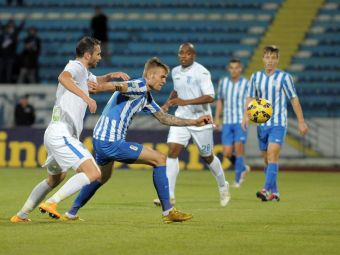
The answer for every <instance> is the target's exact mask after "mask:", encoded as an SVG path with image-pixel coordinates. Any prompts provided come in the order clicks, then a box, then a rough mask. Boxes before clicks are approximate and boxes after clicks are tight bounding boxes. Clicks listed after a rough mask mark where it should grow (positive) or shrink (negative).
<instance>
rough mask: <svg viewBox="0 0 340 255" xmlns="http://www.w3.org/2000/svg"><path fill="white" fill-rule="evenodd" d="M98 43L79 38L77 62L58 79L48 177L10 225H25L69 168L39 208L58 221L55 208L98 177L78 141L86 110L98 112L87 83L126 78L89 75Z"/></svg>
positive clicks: (49, 137)
mask: <svg viewBox="0 0 340 255" xmlns="http://www.w3.org/2000/svg"><path fill="white" fill-rule="evenodd" d="M100 53H101V50H100V41H99V40H97V39H94V38H91V37H84V38H82V39H81V40H80V41H79V42H78V44H77V47H76V56H77V57H76V60H70V61H69V63H68V64H67V65H66V67H65V69H64V70H63V71H62V72H61V74H60V75H59V77H58V80H59V84H58V88H57V92H56V102H55V105H54V108H53V113H52V120H51V123H50V124H49V125H48V127H47V129H46V131H45V135H44V144H45V146H46V149H47V152H48V157H47V160H46V162H45V165H44V166H45V167H47V171H48V177H47V179H44V180H43V181H41V182H40V183H39V184H38V185H36V186H35V187H34V189H33V190H32V192H31V194H30V195H29V197H28V199H27V200H26V202H25V204H24V206H23V207H22V209H21V210H20V211H19V212H18V213H17V214H16V215H14V216H13V217H12V218H11V222H13V223H18V222H28V221H30V219H29V218H28V214H29V213H30V212H31V211H32V210H33V209H34V208H35V207H36V206H37V205H38V204H39V203H40V202H41V201H42V200H43V199H44V198H45V196H46V195H47V194H48V193H49V192H50V191H51V190H52V189H53V188H55V187H56V186H57V185H58V184H59V183H61V182H62V181H63V180H64V178H65V176H66V172H67V170H68V169H70V168H72V169H74V170H75V171H76V174H75V175H73V176H72V177H71V178H70V179H69V180H68V181H67V182H66V183H65V184H64V185H63V186H62V187H61V188H60V189H59V190H58V191H57V192H56V193H55V194H54V195H53V196H52V197H51V198H49V199H48V200H47V201H46V202H44V203H41V204H40V205H39V209H40V211H41V212H43V213H48V214H49V215H50V216H51V217H52V218H56V219H58V218H60V216H61V215H60V214H59V213H58V211H57V205H58V203H59V202H60V201H62V200H64V199H66V198H67V197H69V196H71V195H73V194H74V193H76V192H77V191H79V190H80V189H81V188H82V187H83V186H85V185H87V184H89V183H90V182H92V181H94V180H96V179H98V178H100V176H101V172H100V170H99V167H98V166H97V164H96V163H95V160H94V159H93V156H92V155H91V153H90V152H89V151H88V150H87V149H86V148H85V147H84V145H83V144H82V143H81V142H80V141H79V136H80V134H81V132H82V129H83V119H84V116H85V112H86V108H87V106H88V107H89V110H90V112H91V113H94V112H95V111H96V109H97V104H96V102H95V101H94V100H93V99H91V98H90V97H89V92H88V91H89V87H88V81H89V80H90V81H95V82H96V83H93V84H97V83H98V84H99V85H100V84H101V83H104V82H108V81H111V80H112V79H113V78H123V79H125V80H127V79H129V77H128V75H126V74H124V73H120V72H119V73H110V74H107V75H104V76H98V77H96V76H94V75H93V74H91V73H90V72H89V69H90V68H94V67H96V65H97V64H98V62H99V61H100V60H101V56H100Z"/></svg>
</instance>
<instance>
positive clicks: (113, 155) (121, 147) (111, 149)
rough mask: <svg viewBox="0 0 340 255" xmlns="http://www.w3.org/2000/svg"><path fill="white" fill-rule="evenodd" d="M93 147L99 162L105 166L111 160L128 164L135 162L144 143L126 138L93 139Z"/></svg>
mask: <svg viewBox="0 0 340 255" xmlns="http://www.w3.org/2000/svg"><path fill="white" fill-rule="evenodd" d="M93 148H94V151H95V153H96V157H95V158H96V162H97V164H98V165H100V166H103V165H106V164H107V163H109V162H111V161H119V162H123V163H127V164H131V163H133V162H135V161H136V160H137V159H138V157H139V155H140V153H141V152H142V149H143V145H141V144H139V143H133V142H126V141H125V140H119V141H115V142H105V141H100V140H97V139H93Z"/></svg>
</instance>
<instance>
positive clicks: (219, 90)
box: [217, 78, 224, 99]
mask: <svg viewBox="0 0 340 255" xmlns="http://www.w3.org/2000/svg"><path fill="white" fill-rule="evenodd" d="M223 80H224V79H223V78H222V79H220V80H219V82H218V87H217V99H223V88H222V87H223Z"/></svg>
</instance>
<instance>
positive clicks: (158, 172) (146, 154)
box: [135, 147, 192, 223]
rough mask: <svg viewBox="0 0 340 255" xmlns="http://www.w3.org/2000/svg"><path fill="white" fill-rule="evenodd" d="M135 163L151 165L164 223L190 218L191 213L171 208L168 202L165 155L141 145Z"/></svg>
mask: <svg viewBox="0 0 340 255" xmlns="http://www.w3.org/2000/svg"><path fill="white" fill-rule="evenodd" d="M135 163H137V164H138V163H142V164H147V165H151V166H153V183H154V186H155V189H156V191H157V194H158V198H159V200H160V201H161V204H162V209H163V221H164V223H171V222H180V221H186V220H190V219H191V218H192V214H190V213H183V212H180V211H178V210H176V209H175V208H173V207H172V205H171V203H170V193H169V183H168V178H167V175H166V156H165V155H164V154H162V153H160V152H158V151H155V150H153V149H150V148H147V147H143V149H142V151H141V153H140V155H139V157H138V159H137V160H136V161H135Z"/></svg>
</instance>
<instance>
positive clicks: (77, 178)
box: [46, 173, 90, 203]
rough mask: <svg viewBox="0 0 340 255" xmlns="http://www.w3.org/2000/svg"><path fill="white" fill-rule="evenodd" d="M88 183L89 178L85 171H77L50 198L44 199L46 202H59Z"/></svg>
mask: <svg viewBox="0 0 340 255" xmlns="http://www.w3.org/2000/svg"><path fill="white" fill-rule="evenodd" d="M87 184H90V179H89V178H88V177H87V176H86V174H85V173H78V174H75V175H73V176H72V177H71V178H70V179H69V180H68V181H67V182H66V183H65V184H64V185H63V186H62V187H61V188H60V189H59V190H58V191H57V192H56V193H55V194H54V195H53V196H52V197H51V198H49V199H48V200H46V202H47V203H59V202H60V201H62V200H64V199H65V198H68V197H69V196H71V195H73V194H74V193H76V192H77V191H79V190H80V189H81V188H82V187H83V186H85V185H87Z"/></svg>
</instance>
